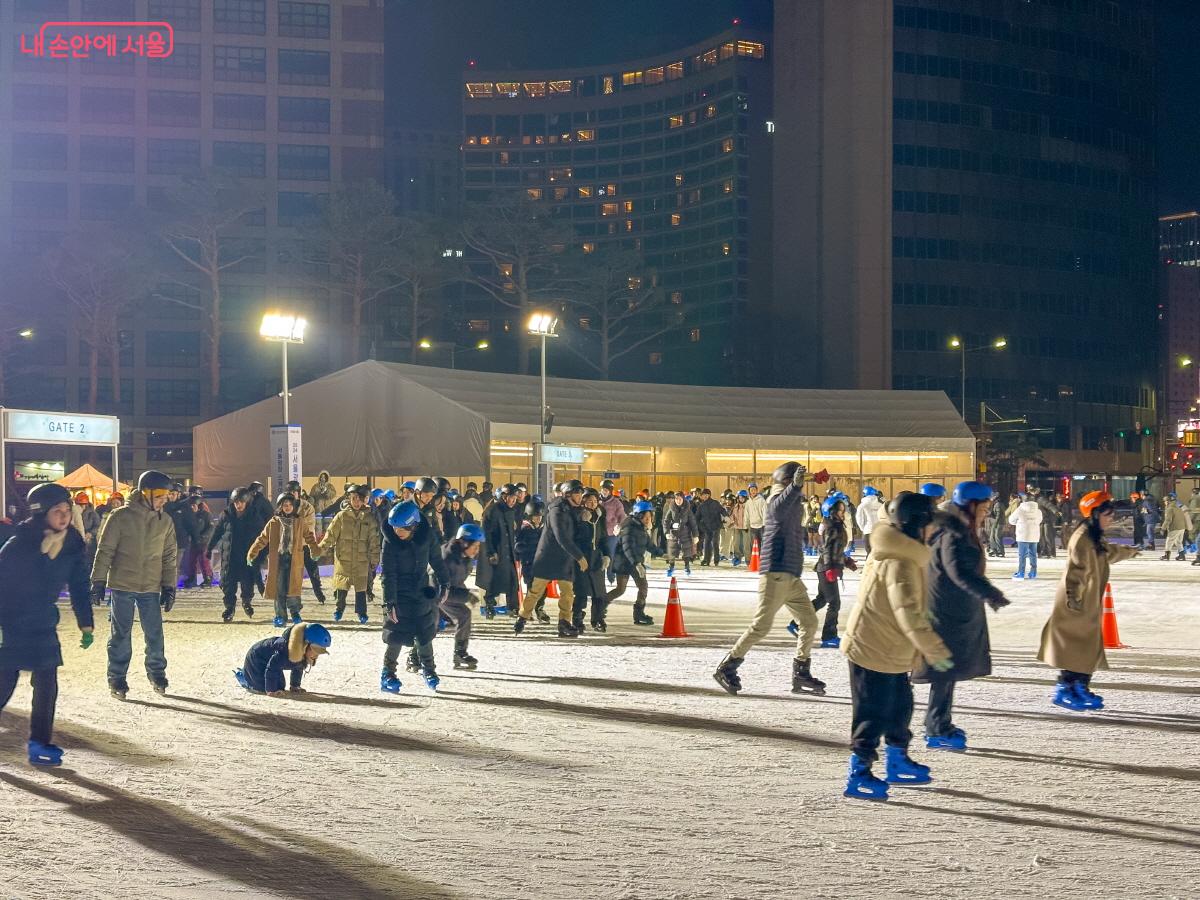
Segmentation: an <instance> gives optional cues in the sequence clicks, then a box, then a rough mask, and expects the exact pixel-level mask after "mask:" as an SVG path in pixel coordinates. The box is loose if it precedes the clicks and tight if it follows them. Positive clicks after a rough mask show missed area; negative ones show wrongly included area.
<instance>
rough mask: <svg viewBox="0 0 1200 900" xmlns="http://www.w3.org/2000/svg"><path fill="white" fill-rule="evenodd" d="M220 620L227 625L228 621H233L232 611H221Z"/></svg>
mask: <svg viewBox="0 0 1200 900" xmlns="http://www.w3.org/2000/svg"><path fill="white" fill-rule="evenodd" d="M221 621H222V622H224V623H225V624H226V625H228V624H229V623H230V622H232V621H233V613H232V612H223V613H221Z"/></svg>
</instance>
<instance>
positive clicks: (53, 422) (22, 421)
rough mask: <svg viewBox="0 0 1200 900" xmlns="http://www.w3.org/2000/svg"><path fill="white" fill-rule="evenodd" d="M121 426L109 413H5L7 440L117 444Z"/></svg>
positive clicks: (33, 442) (31, 442)
mask: <svg viewBox="0 0 1200 900" xmlns="http://www.w3.org/2000/svg"><path fill="white" fill-rule="evenodd" d="M120 435H121V426H120V423H119V421H118V420H117V419H114V418H111V417H109V416H79V415H74V414H71V415H67V414H65V413H45V412H17V411H14V410H6V411H5V413H4V439H5V440H6V441H21V442H24V443H30V444H116V443H118V442H119V441H120Z"/></svg>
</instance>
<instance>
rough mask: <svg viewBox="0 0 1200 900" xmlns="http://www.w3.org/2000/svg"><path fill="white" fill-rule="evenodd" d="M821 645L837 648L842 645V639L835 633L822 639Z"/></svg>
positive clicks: (827, 648)
mask: <svg viewBox="0 0 1200 900" xmlns="http://www.w3.org/2000/svg"><path fill="white" fill-rule="evenodd" d="M821 646H822V647H824V648H825V649H826V650H836V649H837V648H838V647H840V646H842V639H841V638H840V637H837V636H836V635H834V636H833V637H831V638H825V639H823V640H822V641H821Z"/></svg>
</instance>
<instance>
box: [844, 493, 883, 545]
mask: <svg viewBox="0 0 1200 900" xmlns="http://www.w3.org/2000/svg"><path fill="white" fill-rule="evenodd" d="M846 505H847V508H849V503H847V504H846ZM882 511H883V495H882V494H881V493H879V488H876V487H871V485H869V484H868V485H867V486H866V487H865V488H863V492H862V502H861V503H859V504H858V509H857V510H855V512H854V524H856V525H857V526H858V530H859V532H860V533H861V534H862V536H863V544H864V545H865V546H866V548H867V555H868V556H870V555H871V532H873V531H874V530H875V526H876V525H878V524H879V514H880V512H882ZM849 539H850V533H849V531H847V532H846V540H847V542H849Z"/></svg>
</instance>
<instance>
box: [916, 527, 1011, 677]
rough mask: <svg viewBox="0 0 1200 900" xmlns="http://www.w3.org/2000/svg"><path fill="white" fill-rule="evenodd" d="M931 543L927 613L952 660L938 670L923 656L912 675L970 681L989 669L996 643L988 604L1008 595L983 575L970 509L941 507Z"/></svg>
mask: <svg viewBox="0 0 1200 900" xmlns="http://www.w3.org/2000/svg"><path fill="white" fill-rule="evenodd" d="M929 547H930V549H931V550H932V551H933V556H932V557H931V558H930V560H929V578H928V582H929V615H930V618H931V619H932V623H933V630H934V631H936V632H937V634H938V637H940V638H941V639H942V641H943V643H945V645H946V647H947V648H948V649H949V650H950V655H951V656H952V657H953V658H954V666H953V668H951V669H950V671H948V672H935V671H934V670H933V669H931V668H929V666H928V665H927V664H926V663H925V661H924V659H922V660H921V661H920V662H919V663H918V664H917V667H916V668H915V669H914V670H913V681H920V682H927V681H967V680H969V679H971V678H982V677H983V676H984V675H990V674H991V673H992V647H991V642H990V640H989V639H988V626H987V617H986V615H985V610H984V604H985V603H988V602H993V603H1000V604H1006V603H1007V602H1008V601H1007V600H1005V599H1004V595H1003V594H1002V593H1001V592H1000V590H999V588H997V587H995V586H994V585H993V584H992V583H991V582H990V581H988V580H987V578H986V577H984V570H985V568H986V562H985V559H984V555H983V547H982V546H981V545H980V543H979V536H978V535H977V534H976V533H975V529H974V528H972V527H971V524H970V523H969V522H968V521H967V517H966V513H964V512H961V511H959V510H958V508H957V507H954V506H951V507H950V508H949V509H948V510H946V511H945V512H939V513H938V514H937V515H936V516H935V517H934V532H933V537H932V538H931V539H930V541H929Z"/></svg>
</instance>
